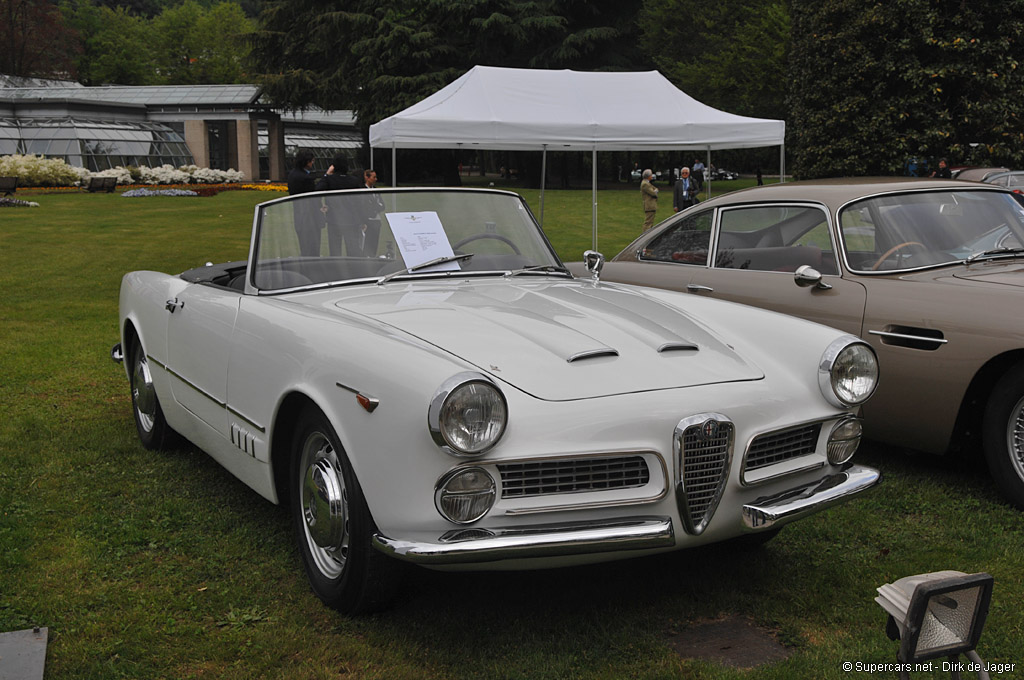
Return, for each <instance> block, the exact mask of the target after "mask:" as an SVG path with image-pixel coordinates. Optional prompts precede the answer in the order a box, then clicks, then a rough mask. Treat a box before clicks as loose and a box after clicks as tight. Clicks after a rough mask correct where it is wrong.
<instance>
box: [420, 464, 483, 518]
mask: <svg viewBox="0 0 1024 680" xmlns="http://www.w3.org/2000/svg"><path fill="white" fill-rule="evenodd" d="M494 497H495V484H494V479H492V478H491V476H490V475H489V474H488V473H487V471H486V470H484V469H483V468H478V467H471V468H460V469H456V470H452V471H451V472H449V473H448V474H446V475H445V476H444V477H442V478H441V479H440V480H438V483H437V489H436V491H435V492H434V505H436V506H437V511H438V512H439V513H441V515H442V516H443V517H444V518H445V519H446V520H448V521H449V522H455V523H456V524H469V523H471V522H475V521H477V520H478V519H480V518H481V517H483V516H484V515H486V514H487V512H488V511H489V510H490V509H491V506H492V505H494Z"/></svg>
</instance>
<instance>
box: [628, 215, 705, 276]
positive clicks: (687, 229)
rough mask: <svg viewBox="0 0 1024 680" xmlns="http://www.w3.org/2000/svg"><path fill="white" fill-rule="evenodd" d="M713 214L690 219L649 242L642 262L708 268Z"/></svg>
mask: <svg viewBox="0 0 1024 680" xmlns="http://www.w3.org/2000/svg"><path fill="white" fill-rule="evenodd" d="M712 215H713V213H712V211H710V210H705V211H704V212H702V213H699V214H697V215H691V216H689V217H686V218H685V219H683V220H680V221H679V222H676V223H675V224H674V225H672V226H671V227H669V228H668V229H667V230H666V231H663V232H662V233H660V234H658V235H657V236H656V237H655V238H653V239H652V240H651V241H649V242H648V244H647V247H645V248H644V249H643V250H642V251H641V252H640V259H641V260H656V261H659V262H676V263H679V264H699V265H707V263H708V251H709V250H710V246H711V218H712Z"/></svg>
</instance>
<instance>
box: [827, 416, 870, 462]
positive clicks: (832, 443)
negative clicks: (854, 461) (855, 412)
mask: <svg viewBox="0 0 1024 680" xmlns="http://www.w3.org/2000/svg"><path fill="white" fill-rule="evenodd" d="M863 431H864V427H863V426H862V425H861V423H860V419H859V418H846V419H844V420H840V421H839V422H838V423H836V424H835V425H834V426H833V427H832V432H830V433H829V435H828V447H827V450H828V462H830V463H832V464H833V465H842V464H843V463H845V462H846V461H848V460H850V459H851V458H853V454H854V453H856V452H857V447H858V446H860V437H861V433H862V432H863Z"/></svg>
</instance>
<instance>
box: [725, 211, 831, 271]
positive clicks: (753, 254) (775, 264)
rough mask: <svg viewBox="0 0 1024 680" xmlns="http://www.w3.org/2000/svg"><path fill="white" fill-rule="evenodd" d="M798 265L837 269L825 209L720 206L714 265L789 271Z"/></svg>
mask: <svg viewBox="0 0 1024 680" xmlns="http://www.w3.org/2000/svg"><path fill="white" fill-rule="evenodd" d="M803 265H810V266H812V267H814V268H815V269H817V270H818V271H820V272H821V273H822V274H837V273H838V271H839V270H838V268H837V266H836V259H835V252H834V249H833V247H832V238H831V236H830V235H829V227H828V217H827V215H826V213H825V211H824V210H822V209H821V208H817V207H812V206H799V205H765V206H751V207H748V208H736V209H730V210H723V211H722V216H721V225H720V227H719V235H718V249H717V251H716V253H715V267H718V268H720V269H749V270H753V271H777V272H792V271H796V270H797V268H799V267H801V266H803Z"/></svg>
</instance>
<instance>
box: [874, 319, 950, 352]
mask: <svg viewBox="0 0 1024 680" xmlns="http://www.w3.org/2000/svg"><path fill="white" fill-rule="evenodd" d="M868 333H869V334H870V335H877V336H879V338H880V339H881V341H882V344H883V345H893V346H894V347H906V348H908V349H921V350H925V351H926V352H933V351H935V350H937V349H939V348H940V347H942V346H943V345H945V344H946V343H948V342H949V340H946V338H945V337H944V336H943V334H942V331H940V330H938V329H937V328H917V327H914V326H898V325H896V324H889V325H888V326H886V327H885V328H884V329H883V330H880V331H868Z"/></svg>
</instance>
